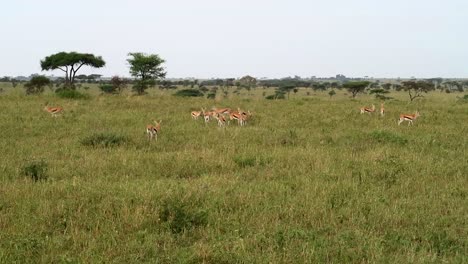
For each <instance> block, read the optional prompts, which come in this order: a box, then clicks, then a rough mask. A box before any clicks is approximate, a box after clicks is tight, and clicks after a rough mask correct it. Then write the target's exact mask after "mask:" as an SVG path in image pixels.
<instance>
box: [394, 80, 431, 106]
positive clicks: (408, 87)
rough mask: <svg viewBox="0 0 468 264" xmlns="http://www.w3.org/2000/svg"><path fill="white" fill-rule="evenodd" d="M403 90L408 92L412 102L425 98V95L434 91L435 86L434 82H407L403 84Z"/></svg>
mask: <svg viewBox="0 0 468 264" xmlns="http://www.w3.org/2000/svg"><path fill="white" fill-rule="evenodd" d="M402 85H403V90H405V91H407V92H408V95H409V97H410V101H411V102H412V101H413V100H414V99H416V98H418V97H424V95H423V93H427V92H429V91H432V90H434V88H435V86H434V84H433V83H432V82H428V81H406V82H402Z"/></svg>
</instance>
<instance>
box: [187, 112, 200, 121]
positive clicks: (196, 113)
mask: <svg viewBox="0 0 468 264" xmlns="http://www.w3.org/2000/svg"><path fill="white" fill-rule="evenodd" d="M201 114H202V111H192V112H191V113H190V115H191V116H192V118H193V119H194V120H197V119H198V117H200V116H201Z"/></svg>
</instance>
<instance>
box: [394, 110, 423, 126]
mask: <svg viewBox="0 0 468 264" xmlns="http://www.w3.org/2000/svg"><path fill="white" fill-rule="evenodd" d="M420 116H421V115H420V114H419V111H416V113H414V115H407V114H401V115H400V119H399V120H398V125H400V124H401V123H402V122H403V121H408V126H409V125H412V124H413V121H414V120H416V118H418V117H420Z"/></svg>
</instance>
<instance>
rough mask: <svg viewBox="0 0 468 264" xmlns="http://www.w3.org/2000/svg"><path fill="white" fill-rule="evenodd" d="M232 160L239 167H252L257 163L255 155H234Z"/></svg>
mask: <svg viewBox="0 0 468 264" xmlns="http://www.w3.org/2000/svg"><path fill="white" fill-rule="evenodd" d="M234 162H235V163H236V164H237V165H238V166H239V167H241V168H245V167H253V166H255V164H256V163H257V160H256V158H255V157H234Z"/></svg>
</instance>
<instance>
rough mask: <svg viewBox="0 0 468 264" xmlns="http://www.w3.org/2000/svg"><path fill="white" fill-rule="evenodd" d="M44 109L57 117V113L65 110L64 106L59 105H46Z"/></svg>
mask: <svg viewBox="0 0 468 264" xmlns="http://www.w3.org/2000/svg"><path fill="white" fill-rule="evenodd" d="M44 110H45V111H47V112H48V113H50V114H51V115H52V116H53V117H57V114H60V113H62V112H63V108H62V107H60V106H58V107H50V106H47V105H46V106H44Z"/></svg>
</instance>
